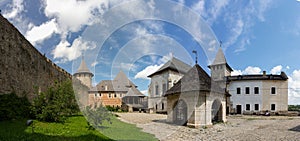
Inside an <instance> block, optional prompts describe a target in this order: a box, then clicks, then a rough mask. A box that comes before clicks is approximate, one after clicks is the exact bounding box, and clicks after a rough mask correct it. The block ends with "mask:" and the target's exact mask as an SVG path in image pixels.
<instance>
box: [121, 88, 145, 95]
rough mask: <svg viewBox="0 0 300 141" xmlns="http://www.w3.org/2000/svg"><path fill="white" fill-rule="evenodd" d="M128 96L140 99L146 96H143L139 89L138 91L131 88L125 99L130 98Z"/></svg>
mask: <svg viewBox="0 0 300 141" xmlns="http://www.w3.org/2000/svg"><path fill="white" fill-rule="evenodd" d="M128 96H138V97H145V95H144V94H142V93H141V92H140V91H139V90H138V89H136V88H135V87H131V88H129V91H128V92H127V93H126V95H125V96H124V97H128Z"/></svg>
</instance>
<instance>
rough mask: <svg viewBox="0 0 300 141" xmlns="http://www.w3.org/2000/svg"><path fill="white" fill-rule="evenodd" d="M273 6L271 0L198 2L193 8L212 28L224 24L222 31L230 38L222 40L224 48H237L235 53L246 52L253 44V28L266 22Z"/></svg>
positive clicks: (201, 0) (200, 0)
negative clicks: (266, 16)
mask: <svg viewBox="0 0 300 141" xmlns="http://www.w3.org/2000/svg"><path fill="white" fill-rule="evenodd" d="M271 6H272V1H271V0H265V1H250V2H247V3H244V2H241V1H232V0H212V1H204V0H198V1H197V2H196V3H194V4H193V5H192V6H191V8H192V9H193V10H195V11H196V12H198V13H199V14H201V16H202V17H204V19H205V20H206V21H207V22H208V23H209V24H210V25H211V26H212V25H213V24H219V23H220V22H221V23H224V24H225V26H223V27H224V29H223V30H222V31H226V32H228V34H229V36H227V37H224V38H223V39H222V41H223V43H224V44H223V46H224V47H225V48H227V47H231V46H233V47H235V48H236V50H235V52H236V53H238V52H241V51H244V50H246V47H247V45H250V43H251V38H252V35H251V28H252V27H253V26H254V25H255V23H256V22H264V21H265V20H266V19H265V17H264V15H265V13H266V12H267V11H268V9H270V7H271Z"/></svg>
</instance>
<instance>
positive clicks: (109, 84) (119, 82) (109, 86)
mask: <svg viewBox="0 0 300 141" xmlns="http://www.w3.org/2000/svg"><path fill="white" fill-rule="evenodd" d="M96 87H97V89H98V91H110V92H111V91H122V92H127V91H128V89H129V88H130V87H136V85H134V84H133V83H132V82H131V81H130V80H129V79H128V77H127V76H126V75H125V74H124V73H123V72H122V71H120V72H119V73H118V74H117V76H116V77H115V78H114V80H102V81H101V82H100V83H98V84H97V86H96Z"/></svg>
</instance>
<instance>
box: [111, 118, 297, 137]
mask: <svg viewBox="0 0 300 141" xmlns="http://www.w3.org/2000/svg"><path fill="white" fill-rule="evenodd" d="M116 114H117V115H119V118H120V119H121V120H122V121H124V122H127V123H132V124H136V126H137V127H139V128H142V130H143V131H144V132H147V133H150V134H154V135H155V137H156V138H158V139H159V140H162V141H186V140H199V141H200V140H203V141H212V140H213V141H218V140H222V141H267V140H269V141H300V117H283V116H276V117H275V116H270V117H265V116H228V117H227V120H228V122H227V123H219V124H215V125H213V126H212V127H208V128H198V129H195V128H189V127H184V126H177V125H172V124H168V123H166V118H167V116H166V115H161V114H147V113H116Z"/></svg>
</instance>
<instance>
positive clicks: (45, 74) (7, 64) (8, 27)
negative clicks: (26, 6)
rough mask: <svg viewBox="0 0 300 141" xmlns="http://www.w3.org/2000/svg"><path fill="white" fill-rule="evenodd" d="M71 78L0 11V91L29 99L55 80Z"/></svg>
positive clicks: (0, 92)
mask: <svg viewBox="0 0 300 141" xmlns="http://www.w3.org/2000/svg"><path fill="white" fill-rule="evenodd" d="M71 78H72V75H71V74H69V73H68V72H67V71H65V70H64V69H62V68H60V67H59V66H57V65H56V64H55V63H53V62H52V61H51V60H50V59H48V58H46V57H45V56H44V55H42V54H41V53H40V52H39V51H38V50H37V49H36V48H35V47H33V46H32V45H31V44H30V42H29V41H28V40H26V38H25V37H24V36H23V35H22V34H21V33H20V32H19V31H18V30H17V29H16V28H15V27H14V26H13V25H12V24H11V23H10V22H9V21H8V20H7V19H5V18H4V17H3V16H2V15H1V14H0V94H7V93H11V92H15V93H16V94H17V95H19V96H20V95H22V94H26V96H27V97H28V98H29V100H31V99H32V98H33V97H34V96H35V94H36V93H37V92H40V91H45V90H46V89H47V87H49V86H51V85H52V84H54V82H55V81H58V82H59V81H63V80H66V79H71Z"/></svg>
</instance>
